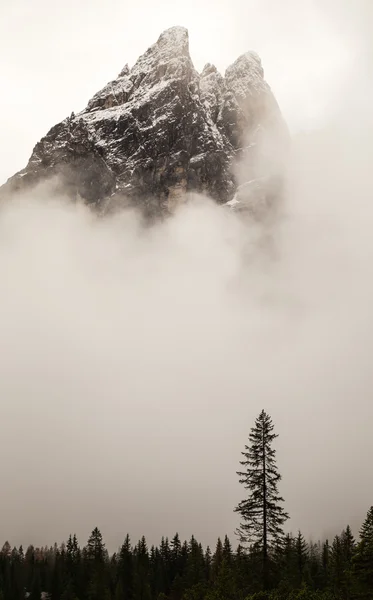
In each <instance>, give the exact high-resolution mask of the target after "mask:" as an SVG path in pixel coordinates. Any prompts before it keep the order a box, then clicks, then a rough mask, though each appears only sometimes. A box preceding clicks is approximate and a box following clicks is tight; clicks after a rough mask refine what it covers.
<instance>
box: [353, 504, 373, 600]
mask: <svg viewBox="0 0 373 600" xmlns="http://www.w3.org/2000/svg"><path fill="white" fill-rule="evenodd" d="M354 566H355V573H356V575H357V578H358V581H359V584H360V587H361V592H362V597H363V598H371V592H372V590H373V506H372V507H371V508H370V509H369V511H368V513H367V516H366V519H365V521H364V523H363V525H362V528H361V530H360V542H359V543H358V545H357V548H356V554H355V557H354Z"/></svg>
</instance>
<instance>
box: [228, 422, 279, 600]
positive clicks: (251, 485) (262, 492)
mask: <svg viewBox="0 0 373 600" xmlns="http://www.w3.org/2000/svg"><path fill="white" fill-rule="evenodd" d="M273 429H274V425H273V423H272V419H271V417H270V416H269V415H268V414H267V413H266V412H265V411H264V410H262V412H261V413H260V415H259V417H258V418H257V419H256V421H255V427H253V428H252V429H251V432H250V434H249V441H250V446H247V445H246V446H245V452H242V455H243V456H244V460H242V461H240V464H241V465H242V466H243V467H245V470H244V471H239V472H238V473H237V474H238V475H239V477H240V483H242V484H243V485H244V487H245V489H246V490H248V492H249V497H248V498H245V499H244V500H242V501H241V502H240V503H239V504H238V506H236V508H235V512H238V513H240V515H241V519H242V522H241V524H240V527H239V529H238V530H237V533H238V535H239V538H240V541H241V542H244V543H249V544H250V545H251V546H252V547H253V549H254V550H255V551H256V552H259V553H260V554H261V557H262V567H263V568H262V571H263V573H262V579H263V587H264V589H267V587H268V585H269V559H270V552H271V550H274V549H275V548H276V546H277V545H278V544H279V543H280V542H281V541H282V540H283V536H284V533H283V529H282V526H283V524H284V523H285V521H286V520H287V519H288V514H287V513H286V512H285V511H284V509H283V507H282V506H281V503H282V502H283V498H281V496H279V494H278V488H277V486H278V482H279V481H280V480H281V475H280V474H279V473H278V470H277V466H276V459H275V456H276V451H275V450H274V449H273V448H272V443H273V441H274V440H275V438H276V437H277V434H275V433H273Z"/></svg>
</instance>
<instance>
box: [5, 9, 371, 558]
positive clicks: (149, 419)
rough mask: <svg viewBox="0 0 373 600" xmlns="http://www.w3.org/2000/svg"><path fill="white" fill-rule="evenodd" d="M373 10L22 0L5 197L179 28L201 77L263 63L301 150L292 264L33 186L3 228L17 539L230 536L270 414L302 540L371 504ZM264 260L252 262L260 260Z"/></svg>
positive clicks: (186, 218)
mask: <svg viewBox="0 0 373 600" xmlns="http://www.w3.org/2000/svg"><path fill="white" fill-rule="evenodd" d="M372 17H373V15H372V7H371V2H370V0H366V1H364V0H361V1H360V2H354V3H352V2H347V0H346V1H345V2H342V1H341V0H338V1H337V0H335V2H333V0H329V2H322V3H321V2H311V1H306V0H301V1H300V0H287V1H286V0H283V1H282V2H281V3H279V2H278V1H277V0H257V1H255V2H254V1H252V0H246V1H245V2H239V1H238V0H230V1H229V2H228V1H225V0H224V1H222V0H220V1H215V2H214V3H213V5H211V3H202V2H200V0H199V1H198V2H197V0H195V1H194V0H190V1H189V2H186V3H181V2H177V1H175V0H172V1H171V0H170V2H163V3H162V4H159V3H157V4H155V3H154V2H150V1H149V2H142V3H138V2H137V3H131V4H129V3H126V2H119V1H116V0H107V1H106V2H95V1H93V0H89V1H88V0H80V2H79V3H78V2H76V0H75V1H74V2H72V1H70V0H66V1H65V2H64V3H63V4H58V3H57V4H56V3H50V2H44V1H41V0H34V1H33V2H32V3H31V2H26V1H20V0H12V2H10V1H8V0H5V1H3V2H2V7H1V19H0V46H1V52H0V62H1V73H2V76H1V85H2V86H3V88H2V94H1V98H2V110H1V111H0V131H1V146H0V147H1V162H0V179H1V180H3V179H5V178H6V177H7V176H10V175H11V174H12V173H13V172H14V171H15V170H16V169H18V168H21V167H23V166H24V165H25V163H26V161H27V159H28V157H29V155H30V153H31V150H32V147H33V145H34V144H35V143H36V141H37V140H38V139H39V138H40V136H41V135H43V134H44V133H46V131H47V130H48V129H49V128H50V127H51V126H52V125H53V124H55V123H56V122H57V121H58V120H60V119H62V118H64V117H65V116H67V115H68V114H70V113H71V111H72V110H75V111H77V110H79V109H80V108H82V107H84V105H85V104H86V102H87V100H88V99H89V97H91V96H92V95H93V93H94V92H96V91H97V90H98V89H99V88H100V87H102V86H103V85H104V84H105V83H106V82H107V81H108V80H110V79H111V78H113V77H115V76H116V75H117V73H118V72H119V71H120V70H121V68H122V67H123V65H124V64H125V63H126V62H129V63H130V65H131V64H133V62H134V61H135V60H136V58H137V57H138V55H139V54H140V53H142V52H143V51H145V50H146V48H147V47H148V46H149V45H150V44H151V43H153V42H154V41H155V40H156V39H157V37H158V35H159V33H160V32H161V31H162V30H163V29H165V28H167V27H168V26H171V25H175V24H179V25H185V26H187V27H188V28H189V31H190V45H191V53H192V56H193V59H194V62H195V65H196V67H197V68H202V67H203V65H204V63H205V62H207V61H210V62H215V63H216V64H217V66H218V67H219V68H221V69H222V70H224V68H225V67H226V66H228V64H229V63H231V62H232V61H233V60H234V59H235V58H236V57H237V56H238V55H239V54H240V53H242V52H244V51H246V50H248V49H254V50H256V51H257V52H258V53H259V54H260V55H261V57H262V60H263V65H264V69H265V73H266V78H267V80H268V82H269V83H270V84H271V85H272V87H273V89H274V92H275V94H276V96H277V98H278V100H279V103H280V105H281V108H282V109H283V112H284V114H285V116H286V119H287V121H288V122H289V124H290V127H291V129H292V131H293V132H294V133H299V132H300V131H302V130H307V131H308V134H307V135H306V136H302V137H301V138H300V139H299V140H298V141H297V142H295V151H294V157H293V160H292V162H291V164H290V182H291V185H290V191H289V198H288V205H287V209H286V218H285V219H284V221H283V223H282V224H281V226H279V229H278V231H277V232H276V235H275V240H276V243H275V247H276V258H277V260H275V261H273V262H271V261H267V260H265V259H264V258H263V257H261V256H260V255H257V254H256V253H255V252H254V250H252V249H251V251H250V250H248V246H249V248H250V247H251V246H250V244H251V241H252V238H253V236H254V235H255V234H256V233H257V232H256V231H254V230H253V229H251V230H250V231H247V230H246V229H244V228H242V227H241V225H239V224H238V223H237V222H236V221H235V219H234V218H231V217H229V216H228V215H226V214H223V212H222V211H220V210H218V209H217V208H216V207H215V206H213V205H210V204H209V203H208V202H206V201H205V202H204V203H202V204H198V205H197V206H190V207H188V208H186V209H184V210H183V211H181V212H180V213H179V214H178V215H177V216H176V217H175V219H174V220H173V221H171V222H168V223H167V224H163V225H161V226H159V227H157V228H155V229H154V230H153V231H152V232H151V233H149V232H148V233H147V234H144V232H142V231H141V228H140V227H139V224H138V221H137V219H136V217H135V216H134V215H126V216H123V217H122V218H120V219H119V218H116V219H114V220H111V221H100V222H96V221H95V219H94V218H93V217H92V216H91V215H89V214H88V213H87V212H86V211H84V210H83V209H82V208H79V207H71V206H68V205H66V204H65V203H64V201H63V199H53V200H52V199H50V198H49V195H48V189H42V190H38V192H37V193H36V194H34V195H33V198H31V199H29V201H28V202H26V201H25V200H26V199H25V198H24V199H22V200H21V201H20V202H14V204H12V205H11V206H10V207H3V208H2V210H1V213H0V279H1V281H2V293H1V295H0V332H1V335H0V357H1V367H0V369H1V373H0V399H1V403H2V412H1V420H0V439H1V441H2V445H3V460H2V468H1V469H2V476H1V483H2V515H3V519H2V529H1V532H2V536H3V537H4V541H5V539H6V538H9V540H10V542H11V543H14V544H15V543H17V544H18V543H21V542H24V543H28V542H30V541H33V542H34V543H36V544H42V543H52V542H53V541H54V540H61V539H64V538H65V539H66V537H67V536H68V534H69V533H70V531H76V532H77V534H78V537H79V538H80V541H81V542H82V543H83V542H84V541H85V540H86V538H87V536H88V533H89V531H90V530H91V529H93V527H95V526H96V525H97V526H98V527H100V528H101V529H102V531H103V535H104V538H105V540H106V541H107V542H108V544H109V547H110V548H115V547H116V545H118V544H119V543H120V542H121V541H122V539H123V537H124V535H125V533H126V532H127V531H129V532H130V533H131V534H132V535H133V537H134V538H136V537H138V536H140V535H142V534H143V533H144V534H145V535H146V536H147V537H148V538H149V541H151V542H157V541H158V539H159V538H160V536H161V535H172V534H173V533H174V532H175V531H176V530H179V532H180V535H181V536H183V537H184V536H187V537H190V535H191V534H192V533H194V534H195V535H196V536H197V538H198V539H200V540H201V541H202V542H203V543H207V542H209V543H213V542H214V540H215V538H216V536H217V535H224V534H225V533H228V534H229V535H231V536H232V537H233V530H234V529H235V527H236V525H237V519H236V516H235V515H234V514H233V512H232V509H233V506H234V505H235V503H236V502H237V501H238V500H239V499H240V498H241V495H242V490H241V489H240V486H239V484H238V481H237V479H238V478H237V476H236V474H235V471H236V469H237V468H238V461H239V458H240V451H241V450H242V449H243V446H244V444H245V442H246V437H247V434H248V432H249V429H250V427H251V425H252V424H253V421H254V419H255V417H256V415H257V414H258V413H259V411H260V410H261V409H262V408H263V407H264V408H266V409H267V410H268V411H269V412H270V413H271V414H272V416H273V418H274V420H275V423H276V428H277V430H278V432H279V433H280V438H279V442H278V450H279V454H278V460H279V465H280V470H281V472H282V473H283V482H282V485H281V492H282V493H283V495H284V497H285V498H286V508H287V510H288V511H289V512H290V514H291V516H292V521H291V524H290V527H291V528H293V529H294V530H297V529H298V528H301V529H302V530H303V531H304V533H305V534H306V535H307V536H308V535H311V533H313V534H314V535H315V536H316V537H317V536H323V535H331V534H333V533H335V532H336V531H338V530H339V529H340V528H342V527H343V526H345V525H346V524H347V521H349V522H350V523H351V525H353V526H354V527H355V530H356V527H357V526H359V524H360V522H361V520H362V518H363V517H364V514H365V513H366V511H367V509H368V508H369V506H370V504H371V503H372V498H373V480H372V478H371V456H372V452H373V441H372V435H371V428H372V426H371V424H372V422H373V408H372V407H373V403H372V400H371V398H372V393H373V374H372V365H371V356H372V353H373V322H372V314H371V307H372V303H373V286H372V283H371V264H372V259H373V243H372V235H371V231H372V226H373V207H372V196H373V185H372V181H371V139H372V135H373V123H372V113H371V106H372V99H373V93H372V86H371V83H370V79H369V77H368V75H369V72H370V71H369V70H370V67H371V62H370V60H371V57H372V48H371V46H370V45H369V44H371V41H370V40H371V39H372V36H371V31H370V28H371V27H372V23H373V18H372ZM243 250H244V251H245V252H244V253H245V255H247V252H249V254H250V261H249V262H250V264H249V266H248V265H247V260H246V261H245V260H243V258H242V254H243Z"/></svg>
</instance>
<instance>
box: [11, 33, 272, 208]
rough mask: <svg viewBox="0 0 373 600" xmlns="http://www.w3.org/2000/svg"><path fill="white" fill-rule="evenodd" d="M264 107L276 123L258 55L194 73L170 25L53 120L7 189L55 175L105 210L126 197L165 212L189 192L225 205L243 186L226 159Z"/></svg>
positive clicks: (251, 139) (232, 159) (247, 143)
mask: <svg viewBox="0 0 373 600" xmlns="http://www.w3.org/2000/svg"><path fill="white" fill-rule="evenodd" d="M267 113H268V114H269V113H270V114H271V119H272V122H273V120H275V121H279V122H282V117H281V113H280V111H279V109H278V107H277V104H276V102H275V100H274V98H273V96H272V92H271V90H270V88H269V86H268V85H267V83H266V82H265V81H264V76H263V68H262V65H261V61H260V58H259V57H258V55H257V54H256V53H254V52H247V53H246V54H243V55H242V56H240V57H239V58H238V59H237V60H236V61H235V62H234V63H233V65H231V66H230V67H228V69H227V70H226V73H225V77H223V76H222V75H221V74H220V73H219V72H218V71H217V69H216V68H215V67H214V66H213V65H212V64H207V65H206V67H205V68H204V70H203V73H202V74H201V75H199V74H198V73H197V71H196V70H195V69H194V66H193V63H192V60H191V58H190V55H189V34H188V30H187V29H185V28H184V27H171V28H169V29H166V31H164V32H163V33H162V34H161V35H160V37H159V38H158V40H157V41H156V42H155V43H154V44H153V45H152V46H150V47H149V48H148V49H147V50H146V52H145V53H144V54H143V55H142V56H140V57H139V59H138V60H137V61H136V63H135V65H134V66H133V67H132V69H129V68H128V66H127V65H126V66H125V67H124V68H123V69H122V71H121V72H120V74H119V76H118V77H117V78H116V79H115V80H113V81H111V82H109V83H108V84H107V85H106V86H104V88H102V89H101V90H100V91H99V92H97V94H95V96H94V97H93V98H92V99H91V100H90V101H89V103H88V105H87V107H86V108H85V109H84V110H83V111H81V112H80V113H79V114H77V115H74V114H72V115H71V117H69V118H67V119H65V120H64V121H62V122H61V123H59V124H58V125H55V126H54V127H53V128H52V129H51V130H50V131H49V132H48V133H47V135H46V136H45V137H44V138H42V139H41V141H40V142H39V143H38V144H37V145H36V146H35V148H34V151H33V153H32V156H31V158H30V161H29V163H28V165H27V167H26V168H25V169H24V170H23V171H21V172H20V173H17V174H16V175H15V176H13V177H12V178H11V179H10V180H9V182H8V184H7V185H6V186H5V188H6V190H7V191H9V190H10V191H15V190H18V189H23V188H24V187H25V186H26V185H34V184H35V183H37V182H38V181H40V180H41V179H45V178H50V177H55V176H56V175H57V176H58V178H57V179H58V181H59V182H60V184H61V185H62V187H63V190H64V192H65V193H68V194H69V195H71V196H72V197H73V198H74V197H75V198H76V197H81V198H83V199H84V200H85V201H86V202H87V203H91V204H97V205H99V206H100V207H101V208H102V209H104V210H108V209H109V208H115V206H119V205H120V204H121V203H122V202H123V201H124V200H125V202H126V203H130V204H135V205H137V206H141V207H142V208H143V209H144V210H145V211H146V212H147V213H148V214H159V213H162V212H164V211H166V212H170V211H171V212H172V211H173V209H174V207H175V206H176V205H177V204H179V203H180V202H184V201H185V198H186V195H187V192H190V191H195V192H200V193H206V194H208V195H209V196H210V197H212V198H213V199H215V200H216V201H217V202H218V203H225V202H227V201H229V200H231V199H232V198H233V196H234V194H235V192H236V190H237V187H238V184H242V183H245V181H237V180H236V178H235V176H234V173H233V169H232V167H233V163H236V162H237V160H238V159H239V158H240V154H241V153H242V152H243V151H244V150H245V148H251V149H252V148H255V144H256V141H257V138H256V137H255V136H256V135H257V133H256V132H257V131H258V127H259V126H262V127H263V123H266V115H267ZM245 189H246V188H245ZM250 189H254V188H250ZM2 192H4V188H2ZM263 193H266V192H265V191H264V192H263ZM241 195H242V194H241Z"/></svg>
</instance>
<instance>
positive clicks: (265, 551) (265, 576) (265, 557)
mask: <svg viewBox="0 0 373 600" xmlns="http://www.w3.org/2000/svg"><path fill="white" fill-rule="evenodd" d="M262 452H263V588H264V590H266V589H267V588H268V547H267V474H266V452H265V437H264V430H263V433H262Z"/></svg>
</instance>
